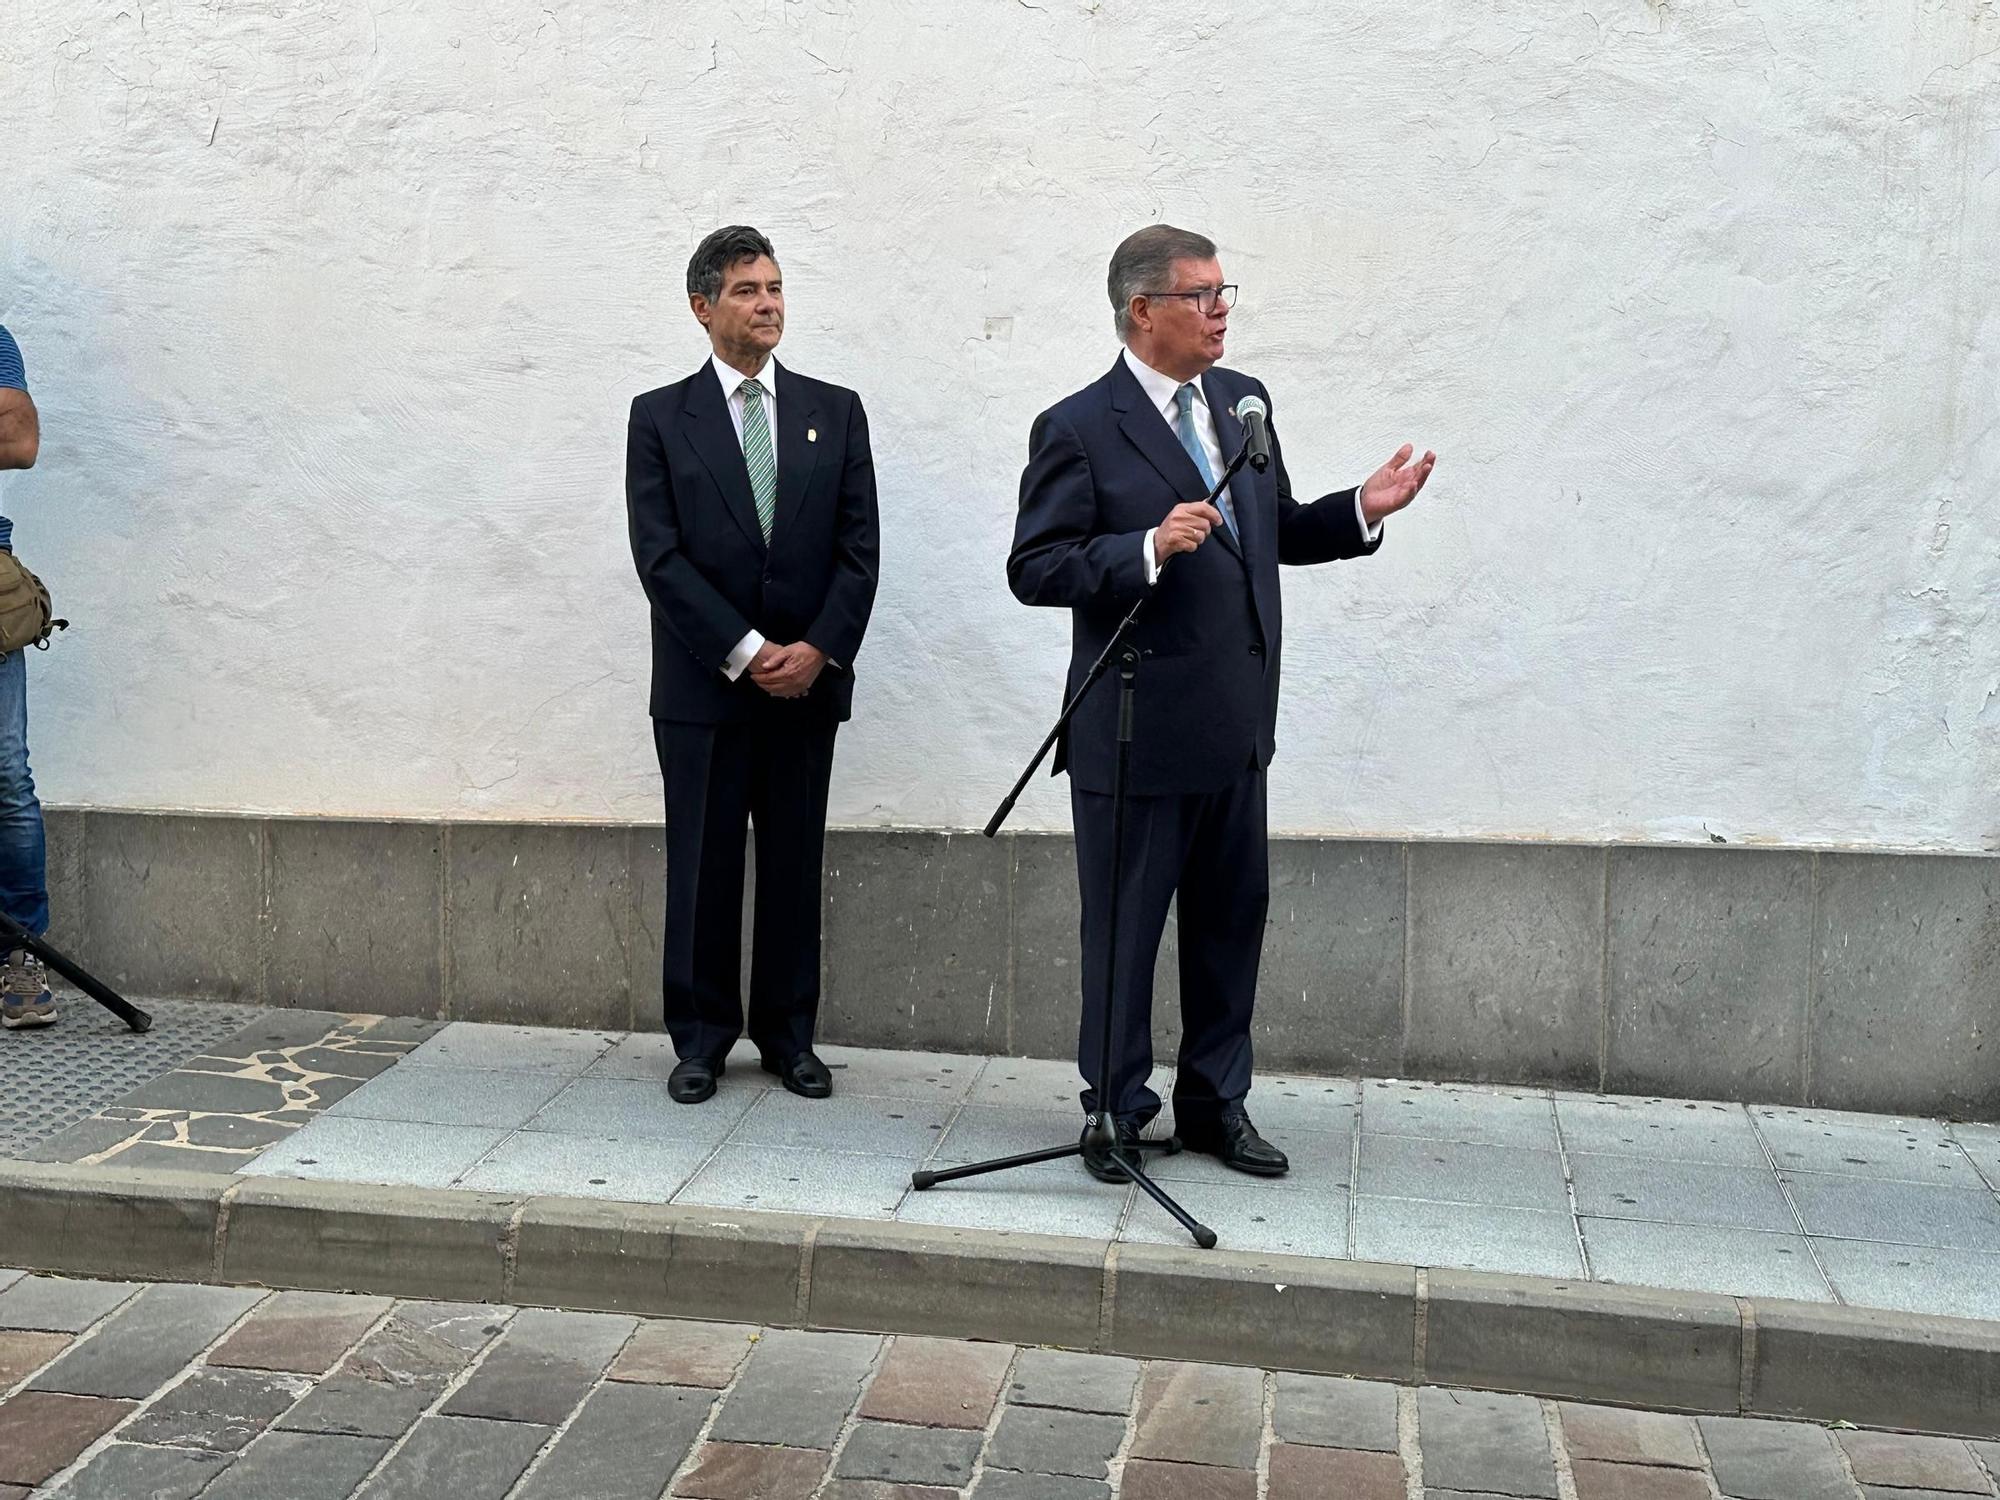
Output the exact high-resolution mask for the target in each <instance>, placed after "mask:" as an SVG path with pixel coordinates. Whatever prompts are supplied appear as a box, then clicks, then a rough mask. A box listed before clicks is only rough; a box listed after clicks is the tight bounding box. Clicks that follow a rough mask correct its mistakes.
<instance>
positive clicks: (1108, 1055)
mask: <svg viewBox="0 0 2000 1500" xmlns="http://www.w3.org/2000/svg"><path fill="white" fill-rule="evenodd" d="M1236 416H1237V418H1238V419H1239V420H1240V421H1241V422H1242V423H1243V428H1244V432H1243V443H1242V446H1241V447H1239V448H1238V449H1237V451H1236V456H1235V457H1234V458H1232V459H1231V460H1230V461H1229V466H1228V467H1227V468H1225V469H1224V470H1223V471H1222V473H1221V475H1220V476H1219V477H1218V478H1217V479H1216V481H1215V484H1214V485H1213V487H1211V488H1210V490H1209V492H1208V495H1207V498H1206V501H1205V503H1206V504H1209V505H1213V504H1215V501H1216V498H1217V497H1218V496H1220V495H1221V494H1222V492H1223V491H1224V490H1225V489H1227V488H1228V487H1229V481H1230V480H1231V479H1233V478H1234V477H1235V475H1236V472H1237V470H1239V469H1241V468H1242V467H1243V464H1244V461H1245V460H1246V459H1247V460H1248V461H1249V463H1250V465H1251V467H1252V468H1254V469H1256V470H1258V471H1259V472H1260V473H1261V472H1262V471H1263V469H1264V468H1265V466H1266V465H1267V464H1269V463H1270V461H1271V443H1270V436H1269V433H1268V431H1267V429H1266V428H1265V425H1264V418H1265V406H1264V403H1263V402H1262V401H1260V400H1258V399H1257V397H1255V396H1245V397H1244V398H1243V399H1242V400H1241V401H1240V402H1238V403H1237V405H1236ZM1172 560H1173V559H1172V558H1171V557H1169V558H1168V559H1167V561H1168V562H1171V561H1172ZM1165 570H1166V563H1162V564H1161V565H1160V571H1161V573H1164V572H1165ZM1154 586H1155V587H1157V586H1158V577H1157V575H1156V577H1155V581H1154ZM1152 597H1153V595H1152V592H1151V591H1150V590H1149V591H1148V592H1146V593H1144V594H1142V595H1140V596H1139V599H1138V601H1137V602H1136V603H1134V604H1133V606H1132V608H1131V609H1130V610H1129V611H1128V612H1127V613H1126V615H1125V618H1124V619H1123V620H1122V621H1121V622H1119V626H1118V629H1117V630H1116V631H1114V632H1113V633H1112V636H1111V639H1110V640H1109V641H1107V642H1106V643H1105V646H1104V649H1103V651H1101V652H1099V653H1098V657H1097V660H1096V661H1094V662H1092V663H1091V667H1090V671H1089V672H1087V673H1086V674H1085V675H1084V679H1083V681H1082V682H1081V683H1079V684H1078V685H1077V689H1076V691H1075V692H1074V693H1072V694H1071V695H1070V698H1069V701H1068V702H1067V703H1065V704H1064V705H1063V709H1062V713H1061V714H1060V715H1059V716H1058V717H1057V719H1056V722H1055V725H1054V727H1053V728H1051V729H1050V730H1049V732H1048V735H1047V736H1046V737H1045V738H1044V739H1043V740H1042V745H1041V748H1040V749H1039V750H1037V751H1036V752H1035V754H1034V758H1033V759H1032V760H1030V761H1029V762H1028V764H1027V768H1026V769H1025V770H1023V771H1022V772H1021V774H1020V776H1019V778H1017V779H1016V780H1015V782H1014V786H1013V789H1012V790H1011V791H1009V792H1008V793H1007V795H1006V796H1005V797H1003V798H1002V799H1001V801H1000V805H999V807H997V808H996V809H994V812H993V816H992V817H991V818H990V819H988V820H987V824H986V827H985V829H984V830H983V831H984V833H985V834H986V837H988V838H992V837H993V836H994V835H996V834H997V833H999V831H1000V825H1001V824H1002V823H1004V822H1006V821H1007V816H1008V814H1009V813H1011V812H1013V810H1014V804H1015V803H1016V802H1017V801H1018V800H1020V796H1021V793H1022V792H1023V791H1025V790H1026V789H1027V785H1028V781H1029V779H1030V778H1031V777H1033V775H1034V774H1035V772H1036V770H1037V769H1038V768H1039V767H1040V766H1041V764H1042V762H1043V761H1044V760H1045V759H1047V758H1048V753H1049V751H1051V750H1052V749H1054V748H1055V745H1056V742H1057V741H1058V740H1060V739H1061V738H1062V734H1063V731H1064V730H1065V729H1066V728H1068V727H1069V721H1070V720H1071V719H1072V718H1074V717H1075V715H1076V710H1077V706H1078V705H1079V704H1081V703H1082V702H1083V700H1084V698H1085V697H1086V696H1087V695H1088V694H1089V692H1090V690H1091V689H1092V688H1093V687H1095V686H1096V685H1097V682H1098V679H1099V678H1101V677H1103V676H1104V674H1105V672H1106V671H1107V670H1108V669H1109V667H1110V666H1111V664H1112V663H1113V662H1114V661H1115V662H1117V664H1118V762H1117V769H1116V771H1115V772H1114V774H1113V777H1112V782H1111V899H1110V906H1109V916H1108V917H1107V919H1106V928H1107V933H1106V939H1105V941H1106V947H1107V949H1108V952H1107V954H1106V958H1105V966H1104V1004H1103V1006H1102V1010H1103V1014H1104V1034H1103V1037H1102V1044H1101V1045H1100V1046H1099V1048H1098V1053H1097V1077H1096V1079H1095V1080H1094V1082H1095V1085H1096V1089H1097V1108H1096V1109H1095V1110H1093V1111H1091V1113H1090V1114H1089V1115H1087V1116H1086V1117H1085V1119H1084V1130H1083V1137H1082V1139H1081V1140H1077V1141H1072V1142H1070V1143H1068V1144H1066V1145H1061V1146H1052V1147H1050V1148H1049V1149H1048V1150H1046V1151H1030V1152H1027V1153H1025V1154H1023V1155H1019V1156H1005V1157H998V1158H995V1159H994V1160H992V1161H983V1162H974V1163H972V1164H971V1165H969V1166H963V1167H946V1168H943V1169H941V1170H938V1171H934V1172H933V1171H918V1172H915V1173H912V1174H911V1177H910V1186H911V1187H913V1188H915V1189H916V1190H917V1191H919V1192H922V1191H924V1190H926V1189H928V1188H932V1187H935V1186H937V1185H938V1184H939V1183H941V1182H956V1181H958V1180H959V1179H960V1178H965V1177H980V1176H984V1175H986V1174H987V1173H989V1172H1005V1171H1009V1170H1011V1169H1013V1168H1015V1167H1029V1166H1034V1165H1035V1164H1036V1163H1038V1162H1045V1161H1061V1160H1063V1159H1064V1158H1066V1157H1071V1156H1084V1155H1088V1156H1090V1157H1091V1158H1092V1159H1093V1160H1096V1161H1101V1162H1109V1163H1112V1164H1114V1165H1116V1166H1118V1167H1119V1168H1121V1169H1122V1170H1123V1171H1124V1172H1125V1173H1126V1175H1127V1176H1129V1177H1130V1178H1131V1179H1132V1181H1133V1182H1135V1183H1137V1184H1138V1185H1139V1187H1140V1188H1141V1189H1142V1190H1143V1191H1144V1192H1145V1194H1146V1195H1147V1196H1148V1197H1149V1198H1151V1199H1152V1200H1153V1201H1154V1202H1155V1203H1157V1204H1159V1205H1160V1207H1161V1208H1163V1209H1165V1210H1166V1211H1167V1213H1168V1214H1170V1215H1171V1216H1172V1217H1173V1218H1174V1219H1175V1220H1176V1221H1177V1222H1178V1223H1179V1224H1180V1226H1181V1227H1182V1228H1183V1229H1185V1230H1186V1231H1187V1232H1188V1233H1189V1234H1190V1235H1192V1236H1194V1242H1195V1243H1196V1244H1197V1245H1199V1246H1201V1248H1202V1249H1204V1250H1212V1249H1214V1248H1215V1231H1214V1230H1213V1229H1210V1228H1209V1227H1208V1226H1207V1225H1206V1224H1203V1223H1200V1222H1199V1221H1197V1220H1196V1219H1195V1217H1194V1216H1193V1215H1192V1214H1190V1213H1189V1212H1188V1211H1187V1210H1186V1209H1184V1208H1182V1207H1181V1206H1180V1204H1178V1203H1177V1202H1175V1201H1174V1200H1173V1198H1171V1197H1169V1196H1168V1194H1167V1193H1166V1191H1165V1190H1164V1189H1162V1188H1161V1187H1160V1186H1159V1184H1158V1183H1156V1182H1154V1181H1153V1179H1152V1178H1150V1177H1148V1176H1147V1175H1146V1173H1145V1171H1144V1170H1143V1169H1142V1168H1141V1167H1140V1165H1139V1162H1138V1156H1139V1154H1140V1153H1141V1152H1145V1151H1158V1152H1161V1153H1163V1154H1165V1155H1168V1156H1172V1155H1174V1154H1176V1153H1177V1152H1179V1150H1180V1149H1181V1143H1180V1140H1179V1138H1178V1137H1172V1136H1170V1137H1168V1138H1167V1139H1166V1140H1163V1141H1141V1142H1140V1143H1139V1151H1137V1152H1129V1153H1128V1152H1127V1151H1126V1150H1125V1149H1124V1148H1123V1147H1122V1146H1121V1145H1119V1142H1118V1124H1117V1117H1116V1116H1115V1115H1113V1114H1112V1101H1113V1100H1114V1099H1116V1098H1117V1097H1118V1096H1117V1095H1116V1094H1115V1093H1113V1092H1112V1084H1113V1083H1115V1082H1118V1081H1119V1080H1117V1079H1116V1078H1114V1077H1113V1073H1112V1069H1113V1063H1112V1057H1113V1052H1112V1041H1113V1039H1114V1038H1115V1037H1116V1036H1117V1034H1118V1032H1117V1015H1116V1010H1117V1004H1118V896H1119V891H1120V889H1121V887H1122V885H1123V877H1124V868H1125V795H1126V794H1125V783H1126V778H1127V774H1128V769H1129V764H1130V761H1131V755H1132V702H1133V697H1134V694H1135V692H1136V689H1137V686H1138V675H1139V657H1140V653H1139V649H1138V647H1136V646H1134V645H1132V644H1131V636H1132V629H1133V626H1134V625H1135V624H1137V622H1138V620H1139V617H1140V615H1141V614H1143V613H1144V612H1145V608H1146V601H1147V600H1149V599H1151V598H1152Z"/></svg>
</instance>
